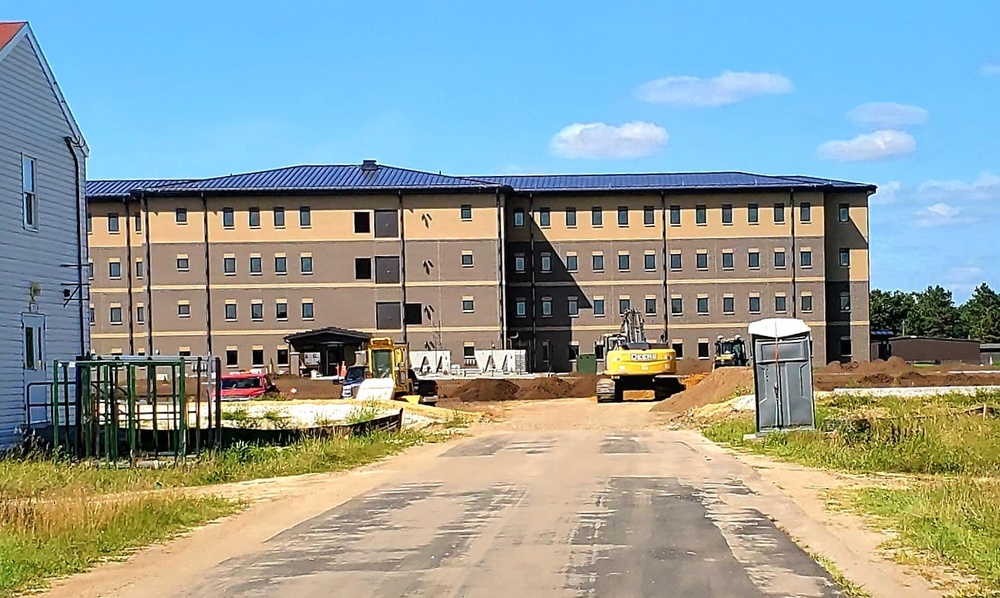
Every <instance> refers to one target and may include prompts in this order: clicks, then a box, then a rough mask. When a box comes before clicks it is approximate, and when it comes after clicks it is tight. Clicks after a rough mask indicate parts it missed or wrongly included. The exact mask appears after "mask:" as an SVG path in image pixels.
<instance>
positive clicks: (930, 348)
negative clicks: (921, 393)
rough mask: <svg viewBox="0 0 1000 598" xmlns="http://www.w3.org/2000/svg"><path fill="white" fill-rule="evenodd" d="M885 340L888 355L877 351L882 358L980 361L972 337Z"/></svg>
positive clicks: (920, 337) (929, 360)
mask: <svg viewBox="0 0 1000 598" xmlns="http://www.w3.org/2000/svg"><path fill="white" fill-rule="evenodd" d="M886 342H887V344H888V349H889V351H888V355H883V353H882V352H879V353H878V355H879V357H882V358H883V359H888V358H889V357H899V358H901V359H904V360H906V361H908V362H910V363H947V362H960V363H979V361H980V345H979V341H977V340H974V339H965V338H937V337H929V336H896V337H893V338H890V339H889V340H888V341H886ZM873 355H875V353H874V351H873Z"/></svg>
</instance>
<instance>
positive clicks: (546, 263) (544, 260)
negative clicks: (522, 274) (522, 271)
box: [541, 253, 552, 274]
mask: <svg viewBox="0 0 1000 598" xmlns="http://www.w3.org/2000/svg"><path fill="white" fill-rule="evenodd" d="M541 266H542V272H545V273H546V274H547V273H549V272H552V254H551V253H543V254H542V256H541Z"/></svg>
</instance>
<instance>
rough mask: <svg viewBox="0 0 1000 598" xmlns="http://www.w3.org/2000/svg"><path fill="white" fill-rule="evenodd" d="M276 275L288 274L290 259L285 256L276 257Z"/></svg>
mask: <svg viewBox="0 0 1000 598" xmlns="http://www.w3.org/2000/svg"><path fill="white" fill-rule="evenodd" d="M274 273H275V274H287V273H288V258H286V257H285V256H283V255H276V256H274Z"/></svg>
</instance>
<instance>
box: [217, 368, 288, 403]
mask: <svg viewBox="0 0 1000 598" xmlns="http://www.w3.org/2000/svg"><path fill="white" fill-rule="evenodd" d="M273 392H278V387H276V386H275V385H274V383H273V382H271V379H270V378H269V377H268V375H267V374H223V376H222V398H223V400H226V399H228V400H230V401H248V400H250V399H256V398H258V397H262V396H264V395H266V394H269V393H273Z"/></svg>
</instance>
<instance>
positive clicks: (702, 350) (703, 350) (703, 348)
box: [698, 341, 708, 359]
mask: <svg viewBox="0 0 1000 598" xmlns="http://www.w3.org/2000/svg"><path fill="white" fill-rule="evenodd" d="M698 359H708V341H698Z"/></svg>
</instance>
